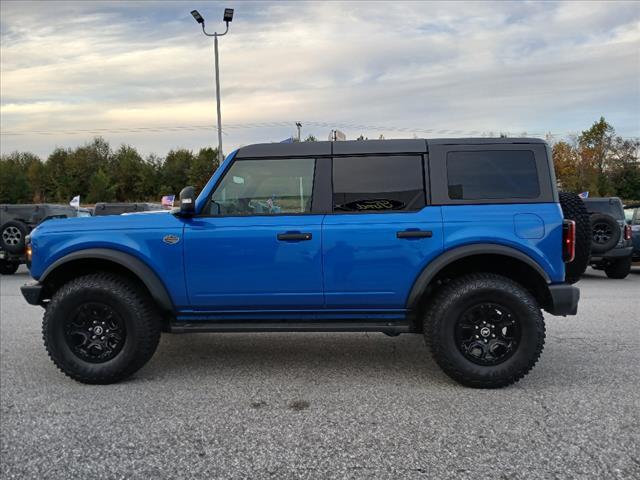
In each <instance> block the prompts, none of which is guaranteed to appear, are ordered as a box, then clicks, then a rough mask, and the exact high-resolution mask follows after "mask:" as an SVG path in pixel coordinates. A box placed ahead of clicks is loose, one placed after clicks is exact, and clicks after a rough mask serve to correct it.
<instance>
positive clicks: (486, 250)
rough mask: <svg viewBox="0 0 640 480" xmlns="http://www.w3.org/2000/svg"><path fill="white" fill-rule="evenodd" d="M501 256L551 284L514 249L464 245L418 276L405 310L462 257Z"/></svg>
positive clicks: (482, 244) (535, 266)
mask: <svg viewBox="0 0 640 480" xmlns="http://www.w3.org/2000/svg"><path fill="white" fill-rule="evenodd" d="M482 254H487V255H503V256H507V257H511V258H514V259H516V260H519V261H521V262H523V263H525V264H527V265H528V266H530V267H531V268H533V269H534V270H535V271H536V272H538V274H539V275H540V276H541V277H542V278H543V279H544V282H545V283H546V284H549V283H551V279H550V278H549V275H548V274H547V272H545V271H544V269H543V268H542V267H541V266H540V265H538V263H537V262H536V261H535V260H533V259H532V258H531V257H529V256H528V255H526V254H524V253H522V252H520V251H518V250H516V249H515V248H511V247H507V246H505V245H497V244H493V243H480V244H474V245H465V246H462V247H457V248H454V249H452V250H448V251H446V252H445V253H443V254H441V255H440V256H439V257H437V258H436V259H435V260H433V261H432V262H430V263H429V264H428V265H427V266H426V267H425V268H424V269H423V270H422V272H421V273H420V275H418V278H417V279H416V281H415V282H414V283H413V287H412V288H411V291H410V292H409V296H408V297H407V302H406V305H407V308H408V309H409V310H413V309H415V308H416V307H417V306H418V304H419V302H420V299H421V298H422V294H423V293H424V292H425V290H426V289H427V287H428V286H429V284H430V283H431V281H432V280H433V279H434V278H435V276H436V275H437V274H438V273H439V272H440V271H442V269H443V268H445V267H446V266H447V265H450V264H451V263H453V262H455V261H457V260H460V259H462V258H464V257H470V256H474V255H482Z"/></svg>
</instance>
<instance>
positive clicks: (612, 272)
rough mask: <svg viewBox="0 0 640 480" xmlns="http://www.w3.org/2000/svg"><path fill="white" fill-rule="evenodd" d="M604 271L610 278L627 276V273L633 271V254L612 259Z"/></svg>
mask: <svg viewBox="0 0 640 480" xmlns="http://www.w3.org/2000/svg"><path fill="white" fill-rule="evenodd" d="M604 273H606V274H607V277H609V278H619V279H622V278H627V275H629V273H631V256H629V257H627V258H620V259H618V260H614V261H612V262H611V263H610V264H608V265H607V266H606V267H604Z"/></svg>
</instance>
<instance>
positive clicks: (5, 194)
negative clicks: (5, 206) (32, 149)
mask: <svg viewBox="0 0 640 480" xmlns="http://www.w3.org/2000/svg"><path fill="white" fill-rule="evenodd" d="M23 155H24V154H21V153H19V152H13V153H11V154H9V155H3V156H2V157H1V158H0V203H28V202H30V201H31V199H32V196H33V192H32V190H31V187H30V185H29V182H28V180H27V176H26V174H25V168H24V163H23V160H24V157H23Z"/></svg>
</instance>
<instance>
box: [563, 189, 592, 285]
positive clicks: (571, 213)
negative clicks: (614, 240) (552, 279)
mask: <svg viewBox="0 0 640 480" xmlns="http://www.w3.org/2000/svg"><path fill="white" fill-rule="evenodd" d="M560 206H561V207H562V214H563V216H564V218H565V219H567V220H573V221H574V222H576V255H575V258H574V259H573V261H572V262H570V263H566V264H565V266H564V268H565V275H564V278H565V281H566V282H567V283H576V282H577V281H578V280H580V276H582V274H583V273H584V271H585V270H586V269H587V265H589V257H590V256H591V220H590V219H589V212H587V207H585V205H584V202H583V201H582V199H581V198H580V197H579V196H578V195H576V194H575V193H569V192H560Z"/></svg>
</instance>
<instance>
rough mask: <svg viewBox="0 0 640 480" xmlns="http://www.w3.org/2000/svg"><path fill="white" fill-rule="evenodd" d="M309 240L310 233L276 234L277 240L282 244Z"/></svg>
mask: <svg viewBox="0 0 640 480" xmlns="http://www.w3.org/2000/svg"><path fill="white" fill-rule="evenodd" d="M311 238H312V235H311V234H310V233H301V232H287V233H279V234H278V240H281V241H284V242H292V241H303V240H311Z"/></svg>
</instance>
